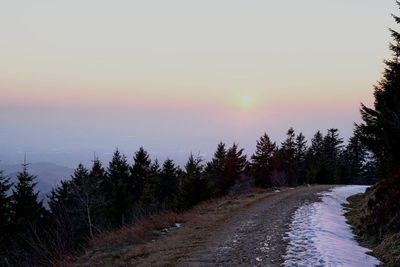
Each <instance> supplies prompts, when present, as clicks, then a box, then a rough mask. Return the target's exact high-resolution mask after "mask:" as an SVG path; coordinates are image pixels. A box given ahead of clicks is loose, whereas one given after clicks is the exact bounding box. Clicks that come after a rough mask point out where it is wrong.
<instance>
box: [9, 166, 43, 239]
mask: <svg viewBox="0 0 400 267" xmlns="http://www.w3.org/2000/svg"><path fill="white" fill-rule="evenodd" d="M27 167H28V164H26V163H24V164H22V171H21V172H19V173H18V175H17V180H18V181H17V183H16V185H15V187H14V189H13V192H12V204H11V207H12V212H13V223H14V225H15V227H16V228H17V231H18V232H20V231H22V232H25V231H26V230H27V229H31V228H32V227H34V226H35V225H37V224H39V223H40V222H41V221H42V219H43V216H44V214H45V209H44V207H43V204H42V202H41V201H39V199H38V195H39V192H36V191H35V186H36V182H35V179H36V176H34V175H31V174H29V173H28V169H27Z"/></svg>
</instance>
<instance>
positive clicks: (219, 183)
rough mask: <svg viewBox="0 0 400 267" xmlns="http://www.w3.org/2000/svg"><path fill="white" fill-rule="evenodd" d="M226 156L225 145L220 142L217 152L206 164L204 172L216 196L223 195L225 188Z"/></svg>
mask: <svg viewBox="0 0 400 267" xmlns="http://www.w3.org/2000/svg"><path fill="white" fill-rule="evenodd" d="M226 156H227V151H226V148H225V144H224V143H222V142H220V143H219V144H218V146H217V150H216V151H215V153H214V157H213V158H212V160H211V161H210V162H208V163H207V168H206V172H207V174H208V175H209V176H210V179H211V181H212V182H213V184H214V186H215V189H216V190H217V194H221V193H223V191H224V190H225V187H226V185H225V181H224V171H225V165H226Z"/></svg>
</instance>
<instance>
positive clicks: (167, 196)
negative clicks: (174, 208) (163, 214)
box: [160, 159, 179, 209]
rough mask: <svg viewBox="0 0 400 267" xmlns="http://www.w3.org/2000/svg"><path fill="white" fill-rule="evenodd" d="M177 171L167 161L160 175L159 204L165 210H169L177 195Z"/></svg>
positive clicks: (169, 161) (171, 162) (170, 161)
mask: <svg viewBox="0 0 400 267" xmlns="http://www.w3.org/2000/svg"><path fill="white" fill-rule="evenodd" d="M178 182H179V169H178V168H177V167H176V166H175V164H174V162H173V161H172V160H171V159H167V160H166V161H165V162H164V164H163V167H162V170H161V173H160V204H161V205H162V206H163V207H165V208H166V209H169V208H171V205H172V203H173V201H174V197H175V195H176V193H177V189H178Z"/></svg>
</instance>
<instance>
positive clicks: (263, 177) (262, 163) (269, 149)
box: [250, 133, 277, 187]
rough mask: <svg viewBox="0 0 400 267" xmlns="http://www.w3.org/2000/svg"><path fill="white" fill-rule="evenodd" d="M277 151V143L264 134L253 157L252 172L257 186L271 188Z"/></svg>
mask: <svg viewBox="0 0 400 267" xmlns="http://www.w3.org/2000/svg"><path fill="white" fill-rule="evenodd" d="M276 151H277V146H276V144H275V143H272V142H271V139H270V138H269V136H268V135H267V134H266V133H264V135H263V136H261V137H260V140H259V141H257V145H256V151H255V153H254V155H253V156H251V165H250V166H251V170H252V173H253V175H254V179H255V184H256V185H257V186H262V187H268V186H271V181H270V175H271V172H272V161H273V157H274V154H275V153H276Z"/></svg>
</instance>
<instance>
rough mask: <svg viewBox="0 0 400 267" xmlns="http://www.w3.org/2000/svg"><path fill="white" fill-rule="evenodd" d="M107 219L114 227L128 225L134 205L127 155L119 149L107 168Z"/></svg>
mask: <svg viewBox="0 0 400 267" xmlns="http://www.w3.org/2000/svg"><path fill="white" fill-rule="evenodd" d="M106 186H107V198H108V200H109V201H108V203H107V204H108V207H107V213H108V214H109V215H108V216H107V217H108V218H110V222H111V224H112V225H113V226H117V227H118V226H122V225H124V224H125V223H127V220H128V217H129V213H130V210H131V208H132V205H133V200H134V198H133V194H132V183H131V177H130V173H129V165H128V162H127V160H126V157H125V155H123V154H121V153H120V152H119V150H118V149H117V150H116V151H115V152H114V155H113V158H112V160H111V162H110V163H109V166H108V168H107V183H106Z"/></svg>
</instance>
